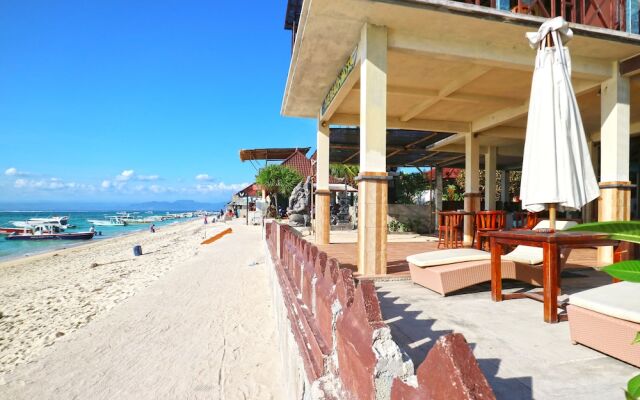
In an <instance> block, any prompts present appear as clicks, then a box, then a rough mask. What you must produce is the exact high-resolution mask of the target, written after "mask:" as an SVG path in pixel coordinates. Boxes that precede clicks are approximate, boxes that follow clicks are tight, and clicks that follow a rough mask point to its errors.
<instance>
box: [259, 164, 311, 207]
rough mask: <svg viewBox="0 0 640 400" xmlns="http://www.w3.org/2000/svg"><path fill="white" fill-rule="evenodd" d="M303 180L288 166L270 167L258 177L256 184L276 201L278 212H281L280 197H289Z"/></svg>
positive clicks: (262, 170)
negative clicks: (279, 206)
mask: <svg viewBox="0 0 640 400" xmlns="http://www.w3.org/2000/svg"><path fill="white" fill-rule="evenodd" d="M301 180H302V175H300V174H299V173H298V171H296V170H295V169H292V168H290V167H287V166H286V165H268V166H266V167H264V168H262V169H261V170H260V172H258V175H257V176H256V183H257V184H258V185H260V186H262V188H264V189H265V190H266V191H267V192H268V193H269V196H271V197H272V198H273V199H274V202H275V206H276V210H279V208H278V195H282V196H284V197H288V196H289V195H290V194H291V192H292V191H293V189H294V188H295V187H296V185H297V184H298V183H300V181H301Z"/></svg>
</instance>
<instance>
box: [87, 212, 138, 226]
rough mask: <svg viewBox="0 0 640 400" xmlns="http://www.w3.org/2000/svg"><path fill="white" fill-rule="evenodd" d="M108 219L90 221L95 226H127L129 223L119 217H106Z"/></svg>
mask: <svg viewBox="0 0 640 400" xmlns="http://www.w3.org/2000/svg"><path fill="white" fill-rule="evenodd" d="M105 218H106V219H88V220H87V222H89V223H90V224H92V225H95V226H126V225H128V224H127V221H125V220H124V219H123V218H122V217H121V216H118V215H106V216H105Z"/></svg>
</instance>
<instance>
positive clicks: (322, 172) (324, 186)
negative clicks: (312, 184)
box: [315, 119, 331, 244]
mask: <svg viewBox="0 0 640 400" xmlns="http://www.w3.org/2000/svg"><path fill="white" fill-rule="evenodd" d="M329 134H330V130H329V124H328V123H326V122H323V121H320V119H318V132H317V143H316V196H315V206H316V243H317V244H329V242H330V230H331V207H330V197H331V196H330V195H331V192H330V191H329Z"/></svg>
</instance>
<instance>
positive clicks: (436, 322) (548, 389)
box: [377, 269, 640, 400]
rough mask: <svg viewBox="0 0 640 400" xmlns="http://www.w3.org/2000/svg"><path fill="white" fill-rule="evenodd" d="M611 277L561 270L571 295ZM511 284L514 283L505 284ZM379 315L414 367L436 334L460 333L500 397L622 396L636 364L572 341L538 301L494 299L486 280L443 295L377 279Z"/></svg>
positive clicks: (564, 325)
mask: <svg viewBox="0 0 640 400" xmlns="http://www.w3.org/2000/svg"><path fill="white" fill-rule="evenodd" d="M608 282H610V278H608V276H606V275H604V274H603V273H599V272H596V271H594V270H592V269H583V270H571V271H570V272H568V273H565V274H564V277H563V289H564V291H565V293H567V294H568V295H570V294H571V293H575V292H576V291H579V290H583V289H584V288H588V287H594V286H599V285H603V284H606V283H608ZM505 286H506V287H507V288H511V289H510V290H516V288H519V287H520V286H519V285H518V284H517V283H515V282H514V283H513V284H508V283H507V285H505ZM377 287H378V297H379V299H380V303H381V307H382V314H383V316H384V318H385V319H386V320H387V323H388V324H389V325H390V326H391V331H392V334H393V337H394V339H395V340H396V342H398V344H399V345H400V346H401V348H403V350H405V351H406V352H407V354H408V355H409V356H410V357H411V359H412V360H413V362H414V364H415V365H416V366H418V365H419V364H420V363H421V362H422V360H424V357H425V355H426V354H427V352H428V350H429V349H430V348H431V346H432V345H433V343H434V341H435V340H436V339H437V338H438V337H440V336H441V335H444V334H447V333H450V332H454V331H455V332H460V333H463V334H464V335H465V337H466V339H467V341H468V342H469V344H470V345H471V347H472V349H473V351H474V354H475V356H476V358H477V359H478V361H479V364H480V367H481V369H482V370H483V372H484V373H485V375H486V376H487V378H488V379H489V382H490V384H491V385H492V387H493V388H494V391H495V392H496V395H497V397H498V398H499V399H509V400H517V399H525V400H526V399H572V400H577V399H594V400H595V399H597V400H604V399H623V398H624V394H623V392H622V389H621V388H622V387H624V386H626V381H627V380H628V379H629V378H631V377H632V376H634V375H636V374H638V373H640V370H638V369H637V368H635V367H632V366H630V365H628V364H625V363H623V362H621V361H617V360H615V359H613V358H610V357H608V356H606V355H603V354H601V353H598V352H596V351H594V350H591V349H589V348H586V347H583V346H581V345H572V344H571V341H570V339H569V325H568V323H567V322H563V323H559V324H554V325H551V324H546V323H544V322H543V321H542V303H539V302H536V301H533V300H529V299H522V300H510V301H504V302H501V303H494V302H492V301H491V295H490V285H489V284H483V285H479V286H476V287H474V288H471V289H469V290H466V291H463V292H459V293H458V294H454V295H451V296H449V297H442V296H440V295H439V294H437V293H434V292H432V291H430V290H428V289H425V288H423V287H421V286H418V285H414V284H413V283H412V282H411V281H388V282H384V281H378V282H377Z"/></svg>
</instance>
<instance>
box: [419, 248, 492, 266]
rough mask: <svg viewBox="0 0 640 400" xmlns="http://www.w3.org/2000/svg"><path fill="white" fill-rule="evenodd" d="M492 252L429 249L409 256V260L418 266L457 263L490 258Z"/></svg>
mask: <svg viewBox="0 0 640 400" xmlns="http://www.w3.org/2000/svg"><path fill="white" fill-rule="evenodd" d="M490 259H491V254H490V253H488V252H486V251H482V250H477V249H448V250H437V251H429V252H426V253H420V254H414V255H411V256H409V257H407V262H409V263H411V264H413V265H415V266H418V267H433V266H436V265H446V264H456V263H461V262H466V261H479V260H490Z"/></svg>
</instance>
